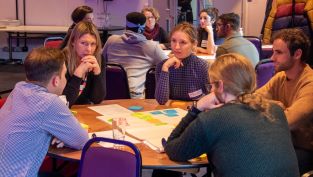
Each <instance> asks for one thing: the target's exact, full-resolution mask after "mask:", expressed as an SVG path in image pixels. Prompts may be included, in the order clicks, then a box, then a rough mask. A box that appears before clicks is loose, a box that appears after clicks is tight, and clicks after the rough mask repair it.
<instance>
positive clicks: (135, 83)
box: [102, 12, 168, 98]
mask: <svg viewBox="0 0 313 177" xmlns="http://www.w3.org/2000/svg"><path fill="white" fill-rule="evenodd" d="M145 22H146V17H145V16H144V15H143V14H142V13H139V12H131V13H128V14H127V16H126V31H125V32H124V34H122V35H112V36H110V37H109V39H108V41H107V42H106V43H105V45H104V47H103V54H102V55H103V57H104V58H105V59H106V60H107V61H108V62H114V63H118V64H120V65H122V66H123V68H124V69H125V70H126V73H127V77H128V84H129V90H130V96H131V98H144V90H145V87H144V84H145V81H146V73H147V71H148V70H149V68H151V67H153V66H155V65H157V64H158V63H159V62H161V61H162V60H164V59H167V58H168V56H167V55H166V54H165V53H164V52H163V51H162V49H161V47H160V46H159V44H158V43H157V42H155V41H151V40H147V39H146V37H145V36H144V35H143V32H144V30H145Z"/></svg>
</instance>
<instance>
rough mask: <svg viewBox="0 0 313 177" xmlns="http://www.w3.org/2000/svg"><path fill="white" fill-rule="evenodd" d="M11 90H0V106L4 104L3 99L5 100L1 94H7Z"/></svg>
mask: <svg viewBox="0 0 313 177" xmlns="http://www.w3.org/2000/svg"><path fill="white" fill-rule="evenodd" d="M11 91H12V89H9V90H4V91H0V108H1V107H2V106H3V105H4V103H5V101H6V100H7V97H6V96H5V97H3V98H2V96H1V95H7V94H9V93H10V92H11Z"/></svg>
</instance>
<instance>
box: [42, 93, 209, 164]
mask: <svg viewBox="0 0 313 177" xmlns="http://www.w3.org/2000/svg"><path fill="white" fill-rule="evenodd" d="M108 104H119V105H120V106H122V107H125V108H128V107H130V106H134V105H137V106H142V107H143V109H142V110H140V111H151V110H159V109H166V108H181V109H185V110H186V109H187V106H190V105H191V102H182V101H171V100H170V101H168V102H167V104H166V105H159V104H158V103H157V102H156V100H154V99H146V100H143V99H126V100H105V101H103V102H102V105H108ZM90 106H91V105H79V106H73V108H72V110H74V111H77V114H76V118H77V119H78V120H79V122H81V123H84V124H87V125H88V126H89V132H96V131H104V130H111V125H109V124H107V123H105V122H103V121H101V120H99V119H96V116H100V114H98V113H97V112H95V111H93V110H91V109H89V108H88V107H90ZM136 146H137V147H138V149H139V150H140V152H141V156H142V168H144V169H186V168H199V167H207V166H208V161H207V159H206V158H205V159H197V160H195V159H193V160H191V161H188V162H175V161H171V160H170V159H169V158H168V156H167V155H166V153H158V152H156V151H154V150H152V149H150V148H149V147H148V146H146V145H144V144H142V143H139V144H136ZM48 155H49V156H51V157H54V158H59V159H63V160H69V161H79V160H80V157H81V151H78V150H73V149H70V148H61V149H57V148H55V147H50V149H49V151H48Z"/></svg>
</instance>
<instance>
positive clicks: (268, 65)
mask: <svg viewBox="0 0 313 177" xmlns="http://www.w3.org/2000/svg"><path fill="white" fill-rule="evenodd" d="M255 72H256V77H257V88H260V87H262V86H263V85H264V84H266V83H267V82H268V81H269V80H270V79H271V78H272V77H273V76H274V74H275V68H274V63H273V60H271V59H264V60H261V61H260V62H259V63H258V64H257V65H256V66H255Z"/></svg>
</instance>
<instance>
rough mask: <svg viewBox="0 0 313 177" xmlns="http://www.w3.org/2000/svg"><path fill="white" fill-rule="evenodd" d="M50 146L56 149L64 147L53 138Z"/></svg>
mask: <svg viewBox="0 0 313 177" xmlns="http://www.w3.org/2000/svg"><path fill="white" fill-rule="evenodd" d="M51 145H56V147H57V148H62V147H64V143H63V142H62V141H60V140H59V139H57V138H55V137H54V138H53V140H52V141H51Z"/></svg>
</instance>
